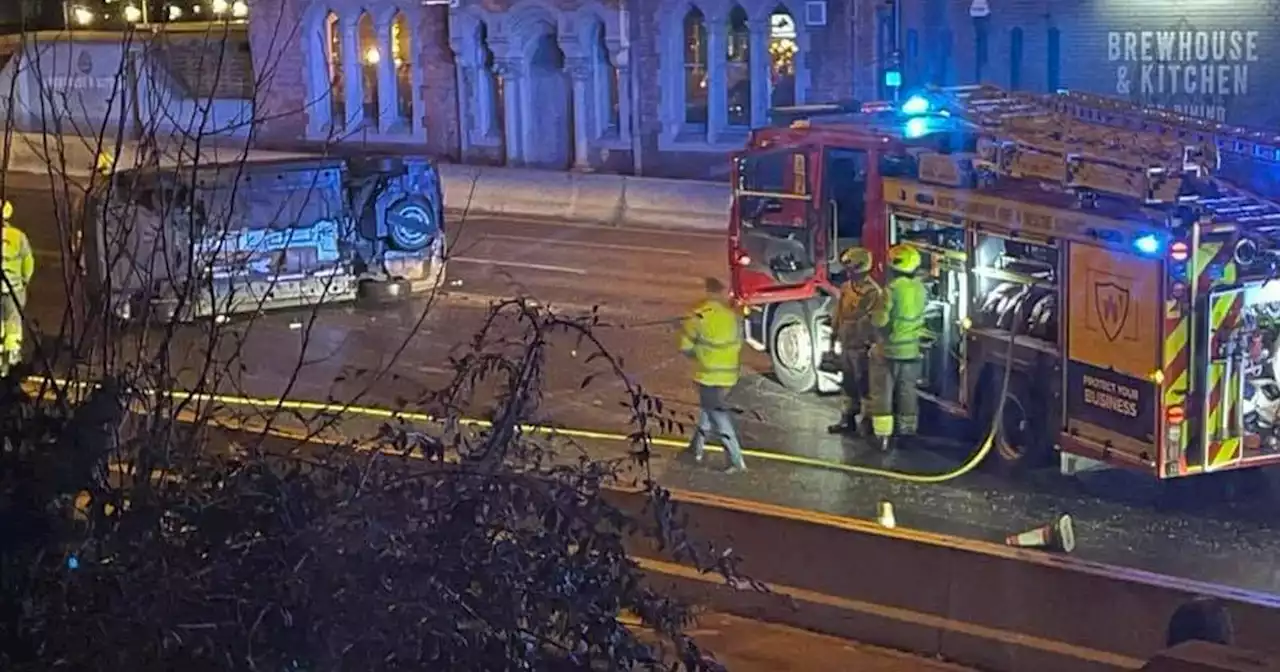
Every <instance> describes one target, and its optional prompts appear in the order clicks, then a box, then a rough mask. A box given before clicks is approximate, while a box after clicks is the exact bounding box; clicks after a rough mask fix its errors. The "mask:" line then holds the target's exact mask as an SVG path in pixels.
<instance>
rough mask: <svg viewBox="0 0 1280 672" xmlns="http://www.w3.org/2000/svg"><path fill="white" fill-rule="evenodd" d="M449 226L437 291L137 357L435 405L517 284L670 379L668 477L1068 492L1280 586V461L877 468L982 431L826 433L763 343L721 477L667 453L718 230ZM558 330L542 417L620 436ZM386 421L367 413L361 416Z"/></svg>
mask: <svg viewBox="0 0 1280 672" xmlns="http://www.w3.org/2000/svg"><path fill="white" fill-rule="evenodd" d="M8 197H9V198H10V199H11V200H12V201H13V202H14V205H15V208H16V211H17V213H18V221H19V222H20V223H23V225H24V227H25V228H26V230H27V232H28V235H29V236H30V237H31V238H32V242H33V245H34V247H35V248H36V250H37V254H38V258H39V264H40V267H39V270H38V271H37V281H36V282H37V284H36V287H35V288H34V290H33V293H32V297H31V307H32V312H33V314H34V317H35V319H36V321H37V323H38V328H39V330H40V331H41V332H43V333H46V334H51V333H55V332H56V331H57V328H58V325H59V324H60V323H61V322H62V321H63V314H64V313H65V312H66V310H67V309H68V306H69V302H68V301H67V299H66V296H67V292H66V289H65V283H64V280H63V279H64V271H63V269H62V267H61V264H60V255H59V253H58V250H59V249H60V247H61V246H60V245H59V242H58V241H59V236H58V233H57V227H56V226H54V225H52V223H53V222H55V221H56V220H57V218H56V216H55V213H54V212H53V202H54V201H53V199H52V198H51V197H50V195H49V194H48V193H47V192H45V191H42V190H39V189H23V188H17V189H15V188H14V187H13V185H10V187H9V194H8ZM28 222H29V223H28ZM40 222H47V223H50V225H49V226H44V227H42V226H41V225H39V224H38V223H40ZM448 226H449V227H450V231H451V235H452V236H453V241H452V242H453V244H452V247H451V253H452V255H454V256H453V259H452V261H451V266H450V268H449V273H448V281H447V283H446V285H447V286H446V291H447V293H446V294H445V295H443V296H438V297H434V298H433V299H432V300H430V301H426V300H418V301H414V302H410V303H407V304H405V305H403V306H397V307H394V308H385V309H376V310H375V309H365V308H358V307H354V306H334V307H331V308H326V309H324V310H321V311H319V312H317V313H314V314H303V313H297V312H281V313H274V314H270V315H266V316H263V317H260V318H257V319H254V320H239V321H235V322H233V323H232V324H230V325H227V327H226V328H227V329H228V330H229V331H230V332H232V333H233V334H235V339H239V340H240V341H241V344H238V345H229V344H230V343H231V341H232V340H233V339H226V338H224V339H222V343H220V345H219V347H218V348H212V350H213V352H210V350H211V348H209V347H207V343H208V342H209V341H208V338H207V336H205V335H204V332H205V331H206V330H207V325H205V326H193V327H190V328H185V329H183V330H181V333H180V334H178V336H177V338H176V340H175V341H174V342H172V343H170V344H169V345H168V347H166V348H164V349H165V351H166V353H167V354H163V355H162V354H160V353H159V351H158V350H157V347H159V346H157V345H156V342H157V338H156V336H155V335H154V334H151V335H149V336H148V339H149V341H148V342H147V343H143V342H142V339H141V338H140V337H138V335H136V334H135V335H134V336H133V337H132V340H131V345H129V346H127V349H132V350H133V351H134V357H133V358H132V360H131V361H134V362H148V363H155V362H160V361H167V362H169V363H170V364H172V365H174V366H175V367H176V369H182V368H183V367H185V370H178V377H179V378H180V379H183V380H186V381H187V382H188V383H194V382H195V381H196V380H197V379H199V378H200V373H199V371H200V370H201V369H203V368H206V366H207V364H208V363H209V362H210V361H212V360H219V361H220V363H219V364H218V365H217V366H214V367H211V368H212V370H216V371H222V372H225V373H226V375H224V376H223V379H222V380H219V381H218V388H219V389H220V390H221V391H223V392H226V393H232V394H240V395H244V396H252V397H287V398H289V399H294V400H312V401H326V400H342V401H344V402H354V403H358V404H360V405H363V406H368V407H382V408H387V407H390V408H407V409H412V410H430V408H431V405H432V404H433V403H437V402H438V401H439V398H438V397H437V396H435V395H433V392H434V391H435V390H438V389H440V388H441V387H444V386H446V385H447V384H448V381H449V380H450V378H451V376H452V373H453V372H452V370H451V364H450V357H451V356H452V355H456V354H459V353H460V352H462V351H463V350H465V348H466V346H467V343H468V342H469V339H470V338H471V336H472V335H473V333H474V332H475V331H476V330H477V329H479V328H480V327H481V326H482V325H484V324H485V322H486V319H487V315H486V313H487V310H486V306H487V305H488V304H489V302H490V301H493V300H497V299H500V298H502V297H508V296H513V295H517V294H521V295H526V296H531V297H535V298H536V299H538V300H539V301H541V302H543V303H545V304H549V305H551V306H553V307H557V308H559V309H562V310H565V311H567V313H568V314H570V315H581V314H584V313H585V312H587V311H590V310H591V309H592V308H593V307H597V308H598V315H599V319H600V322H601V323H600V324H599V325H597V326H596V328H595V330H594V331H595V333H596V334H597V335H598V336H599V338H600V340H601V342H602V343H603V345H604V346H605V347H606V348H607V350H608V351H609V352H610V353H612V354H613V355H615V356H616V357H617V361H618V362H619V363H620V364H621V365H622V367H623V368H624V369H625V370H626V372H627V374H628V378H627V380H628V381H630V382H634V383H638V384H640V385H641V386H643V388H644V390H645V391H646V392H648V393H649V394H652V395H655V396H657V397H659V398H661V399H662V400H663V401H664V405H665V408H666V409H669V410H671V411H672V412H674V413H675V414H676V415H677V416H678V419H682V420H683V421H684V427H680V426H672V427H670V428H668V431H664V432H661V433H664V434H670V435H671V438H672V441H670V442H669V443H668V445H667V447H666V448H664V450H667V452H666V453H665V454H664V455H663V456H661V457H662V459H658V460H656V461H655V463H654V469H655V474H656V475H657V476H658V477H659V480H660V482H662V483H663V484H664V485H666V486H668V487H673V488H682V489H688V490H697V491H704V492H710V493H715V494H721V495H725V496H732V497H739V498H744V499H753V500H759V501H764V502H768V503H773V504H779V505H784V506H791V507H795V508H802V509H812V510H817V511H823V512H828V513H833V514H838V515H846V516H851V517H856V518H870V517H873V516H874V515H875V511H876V506H877V503H878V502H880V501H884V500H887V501H890V502H892V503H893V504H894V505H895V509H896V514H897V519H898V524H899V525H902V526H905V527H911V528H917V529H924V530H930V531H935V532H941V533H946V534H955V535H959V536H964V537H969V538H975V539H984V540H990V541H1001V540H1003V539H1004V537H1005V536H1006V535H1007V534H1009V533H1012V532H1019V531H1022V530H1024V529H1028V528H1031V527H1034V526H1038V525H1040V524H1042V523H1044V522H1045V521H1047V520H1049V519H1051V518H1053V517H1054V516H1056V515H1057V514H1059V513H1062V512H1069V513H1071V514H1072V516H1073V518H1074V519H1075V522H1076V535H1077V539H1078V544H1079V546H1078V548H1077V551H1076V554H1077V555H1078V556H1080V557H1083V558H1086V559H1090V560H1095V561H1098V562H1104V563H1108V564H1116V565H1122V566H1126V567H1134V568H1140V569H1145V570H1149V571H1155V572H1159V573H1164V574H1169V575H1173V576H1181V577H1187V578H1193V579H1199V580H1205V581H1212V582H1216V583H1222V584H1226V585H1232V586H1236V587H1240V588H1244V589H1247V590H1259V591H1266V592H1277V593H1280V569H1278V568H1277V565H1276V563H1275V560H1274V559H1275V558H1276V557H1278V556H1280V535H1277V534H1276V525H1277V521H1280V495H1278V494H1277V493H1280V484H1278V483H1277V477H1278V475H1277V473H1276V472H1275V471H1265V472H1250V473H1245V474H1240V475H1230V476H1229V477H1224V478H1214V479H1196V480H1195V481H1193V482H1184V483H1179V484H1176V487H1173V488H1168V487H1159V486H1158V485H1157V484H1156V483H1155V482H1154V481H1152V480H1150V479H1147V478H1145V477H1142V476H1138V475H1134V474H1129V473H1123V472H1114V471H1113V472H1103V473H1098V474H1086V475H1081V476H1078V477H1073V478H1065V477H1060V476H1058V475H1057V474H1056V473H1053V472H1042V473H1034V474H1030V475H1028V476H1026V477H1024V478H1020V479H1013V478H1011V477H1007V476H1004V475H1000V474H996V473H994V472H989V471H986V470H978V471H976V472H972V473H969V474H967V475H965V476H963V477H961V478H957V479H953V480H946V481H945V482H941V483H929V482H913V481H912V479H911V478H906V479H903V478H885V477H882V476H878V475H873V474H871V473H869V471H871V470H875V469H888V470H894V471H898V472H902V473H906V474H916V475H921V474H923V475H925V476H928V475H931V474H938V473H944V472H946V471H949V470H951V469H954V468H955V467H956V466H957V465H958V464H960V463H961V462H963V461H964V459H965V458H966V457H967V456H968V454H969V453H971V451H972V450H973V449H974V445H973V442H972V441H965V440H962V439H960V438H959V436H960V435H959V434H958V433H956V432H954V431H953V428H950V427H947V428H942V427H933V428H932V429H934V430H937V431H936V432H935V433H937V434H940V435H941V434H947V435H949V438H947V439H945V440H938V441H935V442H934V443H933V444H931V445H930V446H929V447H927V448H926V449H921V450H918V451H913V452H909V453H904V454H894V455H889V456H885V455H881V454H879V453H877V452H875V451H873V450H871V449H870V447H869V446H867V445H865V444H864V443H862V442H859V441H857V440H851V439H845V438H841V437H832V436H829V435H827V434H826V432H825V428H826V426H827V425H828V424H830V423H831V422H833V421H834V420H835V419H836V417H837V415H838V414H839V407H840V401H839V400H838V399H834V398H829V397H818V396H807V397H797V396H795V395H792V394H790V393H787V392H786V391H784V390H783V389H782V388H781V387H780V386H779V385H778V384H777V383H776V382H775V381H774V380H772V379H771V378H770V376H769V374H768V361H767V359H766V358H765V357H764V356H763V355H760V354H758V353H750V354H749V355H748V356H747V358H746V362H745V363H746V368H747V369H748V372H749V373H748V375H747V376H746V377H745V378H744V380H743V382H742V384H741V385H740V386H739V388H738V389H737V390H736V391H735V392H734V395H733V398H732V401H733V402H734V404H735V405H736V406H737V407H738V408H740V409H742V412H741V413H740V415H739V416H738V421H739V425H740V432H741V433H742V435H743V437H744V443H745V445H746V446H747V447H748V448H751V449H752V451H751V452H750V453H749V457H748V461H749V464H750V466H751V470H750V471H749V472H748V473H746V474H743V475H740V476H737V477H727V476H724V475H722V474H720V473H718V472H717V470H715V469H713V468H712V467H714V466H717V465H715V464H714V463H715V462H716V460H715V459H714V456H713V458H712V459H711V460H708V461H709V462H711V463H713V464H709V465H700V466H695V465H690V464H687V463H684V462H682V461H680V460H676V459H672V458H674V448H675V447H678V446H679V445H680V444H681V443H682V441H683V439H681V438H680V435H681V434H683V433H684V431H685V430H686V429H687V426H688V421H689V420H691V419H692V414H693V411H694V410H695V409H696V398H695V395H694V392H693V389H692V387H691V385H690V383H689V380H688V375H689V372H688V369H687V364H686V363H685V362H684V361H683V360H682V358H681V357H679V356H678V355H677V354H675V352H674V350H675V348H674V343H675V338H676V335H675V330H674V327H673V325H672V324H671V320H673V319H678V318H679V317H680V316H681V315H682V314H683V312H684V311H685V310H687V309H688V308H689V307H690V306H692V305H693V303H694V302H695V301H696V300H697V299H698V298H699V294H700V287H701V277H702V275H704V274H706V273H708V272H713V273H721V274H723V272H724V263H723V260H724V254H725V252H724V239H723V236H721V235H715V234H704V233H689V232H680V231H637V230H623V229H611V228H602V227H591V226H578V225H570V224H558V223H548V222H531V221H520V220H503V219H493V218H473V219H470V220H468V221H462V222H458V221H453V222H449V224H448ZM66 277H71V276H66ZM493 328H494V329H496V330H497V332H498V333H499V334H501V335H503V336H505V337H507V338H516V339H518V338H519V337H520V336H521V335H522V329H523V328H524V327H522V326H521V325H520V323H519V322H518V321H517V320H515V319H509V318H508V319H499V320H497V321H496V326H494V327H493ZM547 338H548V340H549V342H550V343H551V353H550V355H549V359H548V362H547V366H546V367H545V370H546V376H545V380H544V394H543V398H542V400H541V407H540V413H541V417H542V418H544V419H545V420H546V421H547V422H548V423H555V424H559V425H561V426H566V427H573V428H577V429H580V430H589V431H584V432H582V433H580V436H579V438H580V441H581V442H582V444H583V445H585V446H587V447H588V448H589V449H590V450H592V451H595V452H598V453H603V452H611V451H616V450H621V449H624V448H625V447H626V445H627V442H626V435H627V434H629V433H630V431H631V425H630V424H629V423H630V421H631V420H632V418H631V417H630V416H631V414H630V413H629V412H628V410H627V408H625V407H624V406H623V405H622V404H623V403H625V401H626V396H625V394H624V391H625V385H624V384H623V381H622V380H620V379H619V378H618V377H617V376H614V375H612V374H610V372H609V371H607V370H606V367H605V366H604V364H605V363H604V362H602V361H601V360H600V359H598V358H597V359H594V360H592V361H588V360H589V359H591V357H590V355H591V347H590V345H589V344H584V343H583V342H582V341H581V340H580V339H577V338H575V337H574V336H573V335H572V334H568V333H557V334H548V335H547ZM495 342H496V341H495V340H494V339H490V343H495ZM491 347H503V346H501V345H492V346H491ZM588 377H591V380H590V381H586V384H585V385H584V381H585V380H586V379H587V378H588ZM491 392H492V388H483V387H482V388H481V389H478V390H477V391H476V392H475V393H474V394H473V395H472V396H473V399H472V400H471V401H470V402H469V403H467V404H466V410H467V412H468V413H469V414H470V415H474V416H479V417H483V416H484V415H485V413H486V412H487V411H488V408H489V407H490V406H491V405H492V402H491V399H492V394H491ZM349 415H352V416H358V415H359V414H358V413H355V412H352V413H349ZM378 422H380V421H379V420H378V419H377V418H371V419H370V420H369V424H368V431H373V430H374V429H375V428H376V425H377V423H378ZM1224 476H1227V475H1224ZM917 480H920V479H917ZM923 480H929V479H927V478H926V479H923Z"/></svg>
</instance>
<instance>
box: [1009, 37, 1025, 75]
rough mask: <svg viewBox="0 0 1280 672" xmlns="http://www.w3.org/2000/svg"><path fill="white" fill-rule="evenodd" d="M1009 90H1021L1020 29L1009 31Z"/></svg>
mask: <svg viewBox="0 0 1280 672" xmlns="http://www.w3.org/2000/svg"><path fill="white" fill-rule="evenodd" d="M1009 88H1011V89H1021V88H1022V29H1021V28H1014V29H1013V30H1011V31H1009Z"/></svg>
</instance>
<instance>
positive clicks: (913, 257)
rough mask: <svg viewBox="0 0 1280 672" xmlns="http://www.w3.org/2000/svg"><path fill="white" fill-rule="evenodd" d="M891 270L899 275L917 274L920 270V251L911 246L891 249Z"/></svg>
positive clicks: (898, 246)
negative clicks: (917, 270)
mask: <svg viewBox="0 0 1280 672" xmlns="http://www.w3.org/2000/svg"><path fill="white" fill-rule="evenodd" d="M889 268H891V269H893V270H895V271H897V272H899V273H915V272H916V269H918V268H920V251H919V250H917V249H916V248H914V247H911V246H910V245H894V246H893V247H891V248H889Z"/></svg>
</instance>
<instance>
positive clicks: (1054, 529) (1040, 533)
mask: <svg viewBox="0 0 1280 672" xmlns="http://www.w3.org/2000/svg"><path fill="white" fill-rule="evenodd" d="M1004 543H1005V545H1007V546H1013V547H1015V548H1038V549H1041V550H1044V551H1058V552H1060V553H1070V552H1072V551H1074V550H1075V548H1076V532H1075V528H1074V527H1073V526H1072V524H1071V516H1069V515H1067V514H1065V513H1064V514H1062V515H1061V516H1058V518H1057V520H1055V521H1053V522H1051V523H1048V524H1046V525H1041V526H1040V527H1037V528H1035V529H1034V530H1027V531H1026V532H1023V533H1021V534H1011V535H1009V536H1007V537H1005V539H1004Z"/></svg>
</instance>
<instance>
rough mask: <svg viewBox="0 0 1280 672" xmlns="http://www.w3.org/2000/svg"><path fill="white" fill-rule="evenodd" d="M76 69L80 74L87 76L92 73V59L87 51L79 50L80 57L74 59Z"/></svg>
mask: <svg viewBox="0 0 1280 672" xmlns="http://www.w3.org/2000/svg"><path fill="white" fill-rule="evenodd" d="M76 69H77V70H79V71H80V74H82V75H87V74H89V73H91V72H93V57H92V56H90V55H89V50H88V49H81V50H80V56H78V57H77V58H76Z"/></svg>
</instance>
